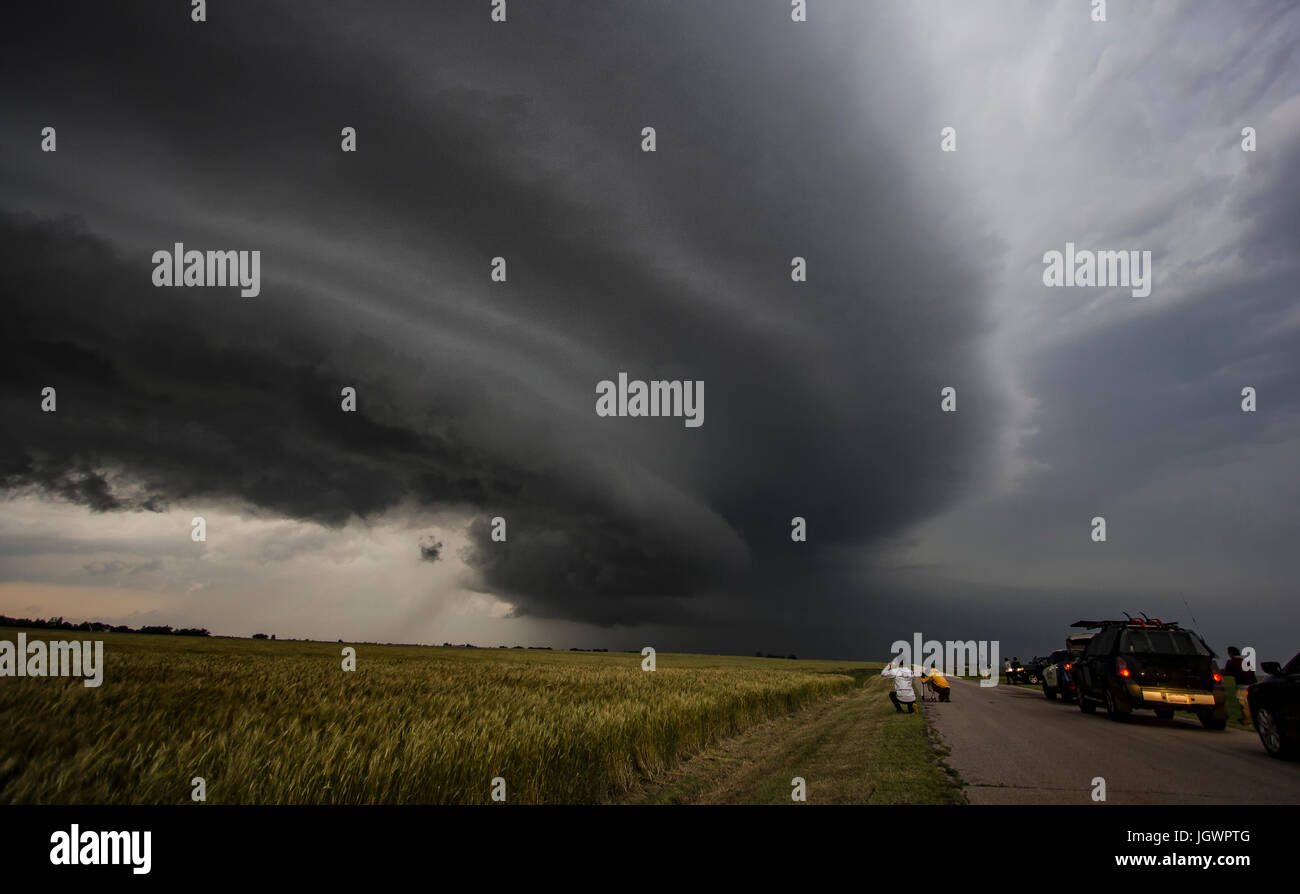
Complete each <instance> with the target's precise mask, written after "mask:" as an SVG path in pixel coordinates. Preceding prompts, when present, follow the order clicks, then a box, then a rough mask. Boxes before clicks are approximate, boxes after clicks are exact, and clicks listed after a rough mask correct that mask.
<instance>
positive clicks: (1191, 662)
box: [1070, 613, 1228, 730]
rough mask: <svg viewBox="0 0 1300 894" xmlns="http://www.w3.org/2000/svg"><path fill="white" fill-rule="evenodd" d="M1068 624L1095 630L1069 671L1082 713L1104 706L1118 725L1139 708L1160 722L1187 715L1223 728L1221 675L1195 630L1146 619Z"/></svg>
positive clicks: (1212, 727)
mask: <svg viewBox="0 0 1300 894" xmlns="http://www.w3.org/2000/svg"><path fill="white" fill-rule="evenodd" d="M1126 614H1127V613H1126ZM1070 626H1072V627H1082V628H1088V629H1096V630H1097V633H1096V635H1095V636H1093V637H1092V639H1090V640H1088V646H1087V648H1086V649H1084V652H1083V655H1081V656H1080V657H1079V659H1078V660H1077V661H1076V662H1075V663H1074V666H1073V667H1072V668H1071V675H1072V676H1073V678H1074V684H1075V686H1076V688H1077V692H1076V697H1077V701H1078V704H1079V710H1080V711H1082V712H1083V713H1085V714H1092V713H1094V712H1095V711H1096V710H1097V706H1098V705H1104V706H1105V707H1106V713H1107V714H1108V715H1109V716H1110V719H1111V720H1117V721H1122V720H1127V719H1129V718H1130V717H1131V716H1132V714H1133V712H1134V711H1135V710H1139V709H1149V710H1153V711H1155V714H1156V716H1157V717H1161V718H1170V717H1173V716H1174V713H1175V712H1176V711H1190V712H1191V713H1193V714H1195V715H1196V717H1197V719H1198V720H1200V721H1201V725H1202V726H1204V727H1205V728H1206V729H1210V730H1222V729H1225V728H1226V727H1227V725H1228V710H1227V706H1226V702H1225V695H1224V691H1223V677H1222V675H1221V674H1220V672H1219V666H1218V665H1217V664H1216V663H1215V661H1214V650H1212V649H1211V648H1210V647H1209V646H1207V645H1206V644H1205V640H1203V639H1202V638H1201V637H1200V636H1199V635H1198V634H1197V633H1196V632H1195V631H1193V630H1187V629H1184V628H1183V627H1181V626H1180V625H1179V624H1177V623H1176V622H1165V621H1161V620H1160V619H1159V618H1148V617H1147V616H1146V615H1143V616H1142V617H1141V618H1133V617H1128V618H1127V620H1124V621H1076V622H1075V623H1074V624H1072V625H1070Z"/></svg>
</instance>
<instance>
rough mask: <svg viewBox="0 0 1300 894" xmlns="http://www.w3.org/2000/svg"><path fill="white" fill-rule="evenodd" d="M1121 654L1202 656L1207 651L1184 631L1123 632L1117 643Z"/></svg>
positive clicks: (1207, 655) (1196, 639) (1198, 641)
mask: <svg viewBox="0 0 1300 894" xmlns="http://www.w3.org/2000/svg"><path fill="white" fill-rule="evenodd" d="M1119 650H1120V652H1121V653H1124V652H1128V653H1139V654H1140V653H1143V652H1145V653H1147V654H1150V655H1204V656H1206V657H1209V654H1210V653H1209V650H1207V649H1206V648H1205V645H1204V644H1203V643H1202V642H1201V641H1200V639H1198V638H1197V637H1195V636H1192V634H1190V633H1188V632H1187V631H1186V630H1125V631H1124V634H1123V636H1122V637H1121V638H1120V641H1119Z"/></svg>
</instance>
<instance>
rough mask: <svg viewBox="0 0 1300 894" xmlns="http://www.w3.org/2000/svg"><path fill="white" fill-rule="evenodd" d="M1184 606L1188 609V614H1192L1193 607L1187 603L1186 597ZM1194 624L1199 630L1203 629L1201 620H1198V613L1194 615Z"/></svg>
mask: <svg viewBox="0 0 1300 894" xmlns="http://www.w3.org/2000/svg"><path fill="white" fill-rule="evenodd" d="M1183 608H1185V609H1187V614H1189V615H1192V607H1191V606H1190V605H1188V604H1187V599H1186V597H1184V598H1183ZM1192 624H1193V625H1194V626H1195V627H1196V629H1197V630H1200V629H1201V622H1200V621H1198V620H1196V615H1192Z"/></svg>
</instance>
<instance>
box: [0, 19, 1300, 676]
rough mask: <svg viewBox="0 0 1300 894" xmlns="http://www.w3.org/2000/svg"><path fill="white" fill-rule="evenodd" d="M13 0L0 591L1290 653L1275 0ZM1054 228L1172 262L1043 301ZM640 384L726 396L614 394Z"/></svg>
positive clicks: (577, 637)
mask: <svg viewBox="0 0 1300 894" xmlns="http://www.w3.org/2000/svg"><path fill="white" fill-rule="evenodd" d="M22 5H25V6H31V7H33V8H34V9H35V10H38V11H31V10H23V9H8V8H7V9H6V11H5V13H4V14H3V15H4V20H3V27H0V296H2V297H3V301H4V326H3V329H2V330H0V341H2V342H3V344H0V349H2V350H0V364H2V365H3V368H4V374H3V376H2V377H0V379H2V381H3V385H2V388H3V390H2V392H0V399H2V400H3V405H2V410H3V413H4V420H5V424H4V427H3V434H2V435H0V476H2V478H0V483H2V484H3V487H4V491H5V497H4V500H5V502H3V503H0V613H5V614H9V615H26V616H33V615H39V616H49V615H64V616H66V617H70V618H99V619H105V620H112V621H115V622H124V623H130V624H142V623H171V624H173V625H176V626H191V625H195V626H203V627H207V628H209V629H211V630H212V631H213V632H217V633H229V634H239V635H248V634H251V633H254V632H268V633H276V634H278V635H279V636H282V637H311V638H321V639H337V638H343V639H351V640H381V641H401V642H434V643H441V642H444V641H452V642H465V641H470V642H475V643H478V644H480V645H498V644H505V645H514V644H549V645H553V646H555V647H557V648H567V647H569V646H584V647H607V648H629V649H631V648H638V649H639V648H640V647H641V646H643V645H653V646H655V647H656V648H658V649H660V650H663V651H670V650H704V651H724V652H738V653H752V652H753V651H755V650H762V651H774V652H782V653H791V652H793V653H798V654H800V655H801V656H808V657H845V658H848V657H852V658H884V657H887V656H888V655H889V651H890V643H891V642H893V641H894V640H897V639H906V640H910V639H911V638H912V635H913V633H915V632H920V633H922V634H923V635H924V636H925V637H927V638H937V639H958V638H959V639H996V640H999V641H1000V642H1001V643H1002V650H1003V653H1004V654H1008V655H1009V654H1018V655H1019V656H1020V657H1022V658H1025V657H1028V656H1029V655H1032V654H1036V653H1046V652H1048V651H1050V650H1051V649H1053V648H1057V647H1058V646H1059V645H1060V644H1061V641H1062V638H1063V636H1064V635H1065V633H1066V628H1067V625H1068V624H1069V623H1070V622H1072V621H1074V620H1076V619H1078V618H1080V617H1116V616H1119V614H1120V612H1122V611H1129V612H1133V613H1136V612H1138V611H1146V612H1148V613H1149V614H1151V615H1153V616H1161V617H1166V618H1171V617H1172V618H1175V619H1178V620H1181V621H1183V622H1185V623H1190V622H1191V620H1192V618H1191V615H1194V616H1195V618H1196V621H1197V622H1198V624H1199V627H1200V629H1201V630H1202V632H1203V633H1204V634H1205V636H1206V637H1207V639H1208V640H1209V641H1210V644H1211V646H1212V647H1214V648H1215V649H1216V650H1217V651H1219V652H1220V653H1222V652H1223V651H1224V648H1225V647H1226V646H1227V645H1228V644H1229V643H1232V644H1235V645H1241V646H1247V645H1253V646H1255V647H1256V648H1257V650H1259V651H1260V653H1261V656H1262V657H1263V658H1264V659H1269V658H1278V659H1285V658H1289V657H1290V656H1291V655H1292V654H1294V653H1295V652H1296V651H1297V650H1298V649H1300V599H1298V598H1297V595H1298V593H1297V586H1296V582H1297V579H1300V550H1298V549H1297V548H1296V536H1297V533H1298V532H1300V474H1297V473H1300V461H1298V460H1300V361H1298V360H1297V357H1298V356H1300V350H1298V349H1300V301H1298V300H1297V297H1298V296H1297V283H1300V276H1298V274H1300V269H1298V268H1300V251H1298V250H1297V238H1298V237H1300V183H1298V182H1297V177H1296V172H1297V171H1300V57H1298V56H1297V53H1298V52H1300V51H1297V49H1296V47H1297V46H1300V7H1297V6H1296V5H1295V4H1294V3H1288V2H1249V0H1236V2H1231V3H1229V2H1224V3H1201V2H1186V3H1179V2H1149V3H1144V2H1134V3H1122V4H1121V3H1111V4H1109V6H1110V9H1109V10H1108V16H1107V19H1108V20H1107V21H1106V22H1104V23H1098V22H1093V21H1092V20H1091V4H1090V3H1089V2H1085V0H1061V2H1055V3H1052V2H1042V0H1027V2H1023V3H1017V2H1000V3H970V2H926V3H911V2H883V0H882V2H831V0H809V3H808V20H807V22H805V23H794V22H792V21H791V18H790V10H789V4H788V3H785V2H783V0H767V2H761V3H760V2H752V0H748V2H745V0H737V2H718V0H709V2H676V3H662V2H622V0H620V2H616V3H615V2H611V3H600V4H592V3H589V2H573V3H569V2H557V0H544V2H511V3H509V4H508V20H507V22H505V23H502V24H497V23H493V22H492V21H491V20H490V17H489V12H490V3H488V2H487V0H474V2H462V3H455V4H451V3H447V4H442V3H439V4H428V3H416V2H412V3H386V4H378V3H373V2H367V3H331V4H328V5H319V4H314V5H307V4H294V5H293V6H290V5H288V4H279V3H267V2H258V3H252V2H248V3H245V2H235V0H225V2H221V3H214V4H210V6H211V8H210V9H209V11H208V21H207V22H204V23H195V22H192V21H191V20H190V18H189V10H188V9H186V8H185V7H186V4H180V3H174V4H158V3H123V4H100V5H95V6H91V7H88V8H83V7H82V6H81V5H80V4H62V3H40V4H22ZM46 126H52V127H55V128H56V131H57V151H55V152H52V153H51V152H42V151H41V130H42V128H43V127H46ZM348 126H350V127H354V128H356V132H357V151H356V152H355V153H345V152H343V151H341V148H340V141H341V137H340V131H341V130H342V128H344V127H348ZM646 126H652V127H654V128H655V129H656V137H657V147H656V151H655V152H653V153H648V152H643V151H642V146H641V143H642V128H643V127H646ZM946 127H952V128H955V131H956V147H957V151H955V152H943V151H941V138H940V134H941V131H942V130H943V128H946ZM1244 127H1253V128H1255V132H1256V139H1257V151H1255V152H1245V151H1243V149H1242V139H1243V138H1242V134H1241V132H1242V129H1243V128H1244ZM176 242H183V243H185V245H186V247H187V248H193V249H200V250H208V249H213V250H232V249H243V250H254V249H255V250H258V251H260V252H261V272H262V285H261V294H260V295H259V296H257V297H255V298H244V297H240V295H239V293H238V291H237V290H233V289H223V288H155V287H154V286H153V284H152V280H151V278H152V273H153V265H152V263H151V256H152V254H153V252H154V251H156V250H159V249H166V250H170V249H171V247H172V245H173V244H174V243H176ZM1066 242H1074V243H1076V244H1077V245H1078V247H1079V248H1081V249H1094V250H1103V249H1105V250H1140V251H1150V252H1151V253H1152V258H1153V266H1154V281H1153V287H1152V290H1151V294H1150V295H1149V296H1147V297H1143V298H1135V297H1133V295H1132V294H1131V291H1130V290H1129V289H1127V288H1103V287H1097V288H1047V287H1045V286H1044V284H1043V269H1044V264H1043V255H1044V253H1045V252H1047V251H1051V250H1057V251H1063V250H1064V248H1065V244H1066ZM496 256H501V257H504V258H506V261H507V264H508V280H507V281H506V282H504V283H501V282H493V281H491V279H490V278H489V273H490V270H491V267H490V265H491V259H492V258H493V257H496ZM795 256H800V257H804V258H806V259H807V269H808V275H807V282H803V283H796V282H793V281H792V280H791V276H790V270H791V266H790V265H791V259H792V258H793V257H795ZM620 371H626V372H627V373H629V375H630V376H631V377H632V378H642V379H681V380H698V381H703V382H704V391H705V398H706V399H705V415H704V419H705V421H704V424H703V425H702V426H700V427H698V428H692V427H687V426H685V425H683V423H682V420H681V419H680V418H677V419H674V418H602V417H600V416H598V415H597V414H596V412H595V397H596V384H597V383H598V382H599V381H601V380H603V379H613V378H616V377H617V374H618V373H619V372H620ZM46 386H52V387H55V388H56V389H57V411H56V412H54V413H45V412H42V411H41V389H42V388H43V387H46ZM345 386H352V387H355V388H356V389H357V412H355V413H345V412H343V411H342V409H341V408H340V400H341V397H340V390H341V389H342V388H343V387H345ZM947 386H951V387H953V388H955V389H956V390H957V411H956V412H955V413H945V412H942V411H941V409H940V390H941V389H942V388H944V387H947ZM1247 386H1249V387H1253V388H1255V389H1256V391H1257V400H1258V409H1257V411H1256V412H1254V413H1246V412H1242V408H1241V402H1242V397H1241V390H1242V388H1244V387H1247ZM196 515H201V516H203V517H204V519H205V520H206V524H207V541H206V542H204V543H196V542H194V541H192V540H191V538H190V531H191V527H190V522H191V519H192V518H193V517H194V516H196ZM494 516H501V517H503V518H505V519H506V526H507V528H506V530H507V539H506V541H505V542H504V543H500V542H493V541H492V540H491V539H490V537H489V536H488V534H489V531H490V524H489V520H490V519H491V518H493V517H494ZM794 516H801V517H803V518H805V519H806V520H807V531H808V539H807V542H794V541H792V539H791V536H790V532H791V518H792V517H794ZM1095 516H1103V517H1104V518H1105V519H1106V524H1107V540H1106V542H1104V543H1096V542H1093V540H1092V538H1091V531H1092V526H1091V520H1092V519H1093V518H1094V517H1095ZM432 543H441V544H442V547H441V549H440V550H428V549H422V548H421V546H422V544H423V545H425V546H428V545H429V544H432ZM435 553H436V557H435ZM1189 612H1190V614H1189Z"/></svg>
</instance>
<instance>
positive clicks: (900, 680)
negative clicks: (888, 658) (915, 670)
mask: <svg viewBox="0 0 1300 894" xmlns="http://www.w3.org/2000/svg"><path fill="white" fill-rule="evenodd" d="M880 676H882V677H892V678H893V680H894V691H893V692H891V693H889V700H890V701H891V702H893V703H894V710H895V711H897V712H898V713H899V714H902V713H903V705H907V713H908V714H915V713H916V692H915V691H914V690H913V689H912V669H911V668H909V667H905V666H903V665H893V664H890V665H886V667H885V669H884V670H882V671H881V672H880Z"/></svg>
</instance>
